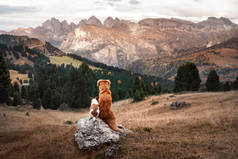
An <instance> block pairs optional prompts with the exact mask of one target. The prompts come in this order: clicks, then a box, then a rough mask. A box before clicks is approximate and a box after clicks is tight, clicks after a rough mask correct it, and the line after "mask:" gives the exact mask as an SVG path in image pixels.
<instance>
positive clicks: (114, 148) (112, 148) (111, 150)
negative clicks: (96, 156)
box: [104, 144, 120, 157]
mask: <svg viewBox="0 0 238 159" xmlns="http://www.w3.org/2000/svg"><path fill="white" fill-rule="evenodd" d="M119 149H120V146H119V145H117V144H113V145H111V146H109V147H108V148H107V149H106V150H105V152H104V156H105V157H110V156H112V155H113V154H114V153H115V152H117V151H118V150H119Z"/></svg>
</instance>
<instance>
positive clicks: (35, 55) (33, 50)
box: [0, 35, 64, 67]
mask: <svg viewBox="0 0 238 159" xmlns="http://www.w3.org/2000/svg"><path fill="white" fill-rule="evenodd" d="M0 52H1V53H2V54H3V55H4V56H5V57H6V59H7V61H8V63H9V64H14V65H25V64H27V65H30V66H32V67H33V66H34V65H35V64H36V65H42V64H44V63H47V62H48V58H47V57H46V55H57V56H61V55H63V54H64V52H62V51H61V50H59V49H58V48H56V47H54V46H52V45H51V44H50V43H48V42H46V41H42V40H38V39H35V38H29V37H27V36H13V35H0Z"/></svg>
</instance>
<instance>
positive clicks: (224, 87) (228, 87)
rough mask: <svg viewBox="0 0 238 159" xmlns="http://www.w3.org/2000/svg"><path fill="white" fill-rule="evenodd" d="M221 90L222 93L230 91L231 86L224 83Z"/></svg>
mask: <svg viewBox="0 0 238 159" xmlns="http://www.w3.org/2000/svg"><path fill="white" fill-rule="evenodd" d="M223 90H224V91H230V90H231V86H230V83H229V82H228V81H226V83H225V84H224V86H223Z"/></svg>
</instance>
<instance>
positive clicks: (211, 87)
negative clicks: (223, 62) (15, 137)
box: [0, 54, 238, 109]
mask: <svg viewBox="0 0 238 159" xmlns="http://www.w3.org/2000/svg"><path fill="white" fill-rule="evenodd" d="M0 73H1V74H0V93H1V94H3V95H2V96H1V97H0V102H1V103H3V102H6V103H8V104H9V105H15V106H16V105H20V104H22V103H30V104H32V105H33V106H34V108H37V109H39V108H40V106H41V105H42V106H43V107H44V108H49V109H58V108H59V107H60V106H61V105H65V104H66V105H68V106H69V107H72V108H85V107H88V106H89V105H90V103H89V97H90V96H97V95H98V88H97V86H96V81H97V80H98V79H109V80H111V82H112V85H111V91H112V98H113V101H117V100H121V99H126V98H133V99H134V101H140V100H143V99H144V98H145V97H146V96H148V95H156V94H160V93H163V92H168V91H169V90H167V89H166V87H161V83H160V81H159V80H160V79H159V78H157V77H152V76H141V75H139V74H135V73H133V72H129V71H125V70H120V71H118V70H115V69H114V68H113V69H110V68H108V66H104V69H100V68H99V69H95V70H91V69H90V68H89V66H88V65H87V64H86V63H85V62H83V63H82V65H81V66H80V67H79V68H74V67H73V66H72V65H64V64H62V65H61V66H56V65H54V64H45V65H43V66H42V65H38V66H35V67H34V70H33V74H32V73H31V72H28V76H29V78H30V80H29V81H28V82H29V83H30V85H29V86H26V87H25V86H23V87H22V86H21V84H19V83H22V81H21V82H19V83H14V84H13V85H12V84H11V82H10V77H9V71H8V66H7V63H6V61H5V59H4V57H3V56H2V54H1V55H0ZM200 83H201V80H200V77H199V72H198V69H197V67H196V65H195V64H193V63H186V64H183V65H182V66H180V67H179V68H178V71H177V75H176V77H175V86H174V92H181V91H198V90H199V89H200ZM237 87H238V78H237V79H236V81H234V82H226V83H225V84H221V82H220V81H219V76H218V75H217V73H216V71H215V70H211V71H210V73H209V75H208V78H207V81H206V90H207V91H219V90H224V91H228V90H231V89H238V88H237Z"/></svg>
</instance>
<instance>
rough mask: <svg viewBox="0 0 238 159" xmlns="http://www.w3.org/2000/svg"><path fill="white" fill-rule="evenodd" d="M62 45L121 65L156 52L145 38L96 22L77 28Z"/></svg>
mask: <svg viewBox="0 0 238 159" xmlns="http://www.w3.org/2000/svg"><path fill="white" fill-rule="evenodd" d="M60 49H62V50H65V51H67V52H71V53H74V54H79V55H81V56H84V57H87V58H89V59H91V60H94V61H100V62H102V63H106V64H108V65H112V66H119V67H125V66H126V65H127V64H128V63H130V62H131V61H135V60H137V59H140V58H145V57H152V56H155V55H157V51H156V47H155V46H154V45H152V44H150V43H148V42H146V41H144V40H142V39H137V38H135V37H133V36H131V35H128V34H126V33H123V32H120V31H117V30H115V29H109V28H105V27H97V26H93V25H86V26H80V27H78V28H77V29H75V30H74V32H71V33H70V34H69V35H68V38H66V39H65V40H64V41H63V43H62V44H61V45H60Z"/></svg>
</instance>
